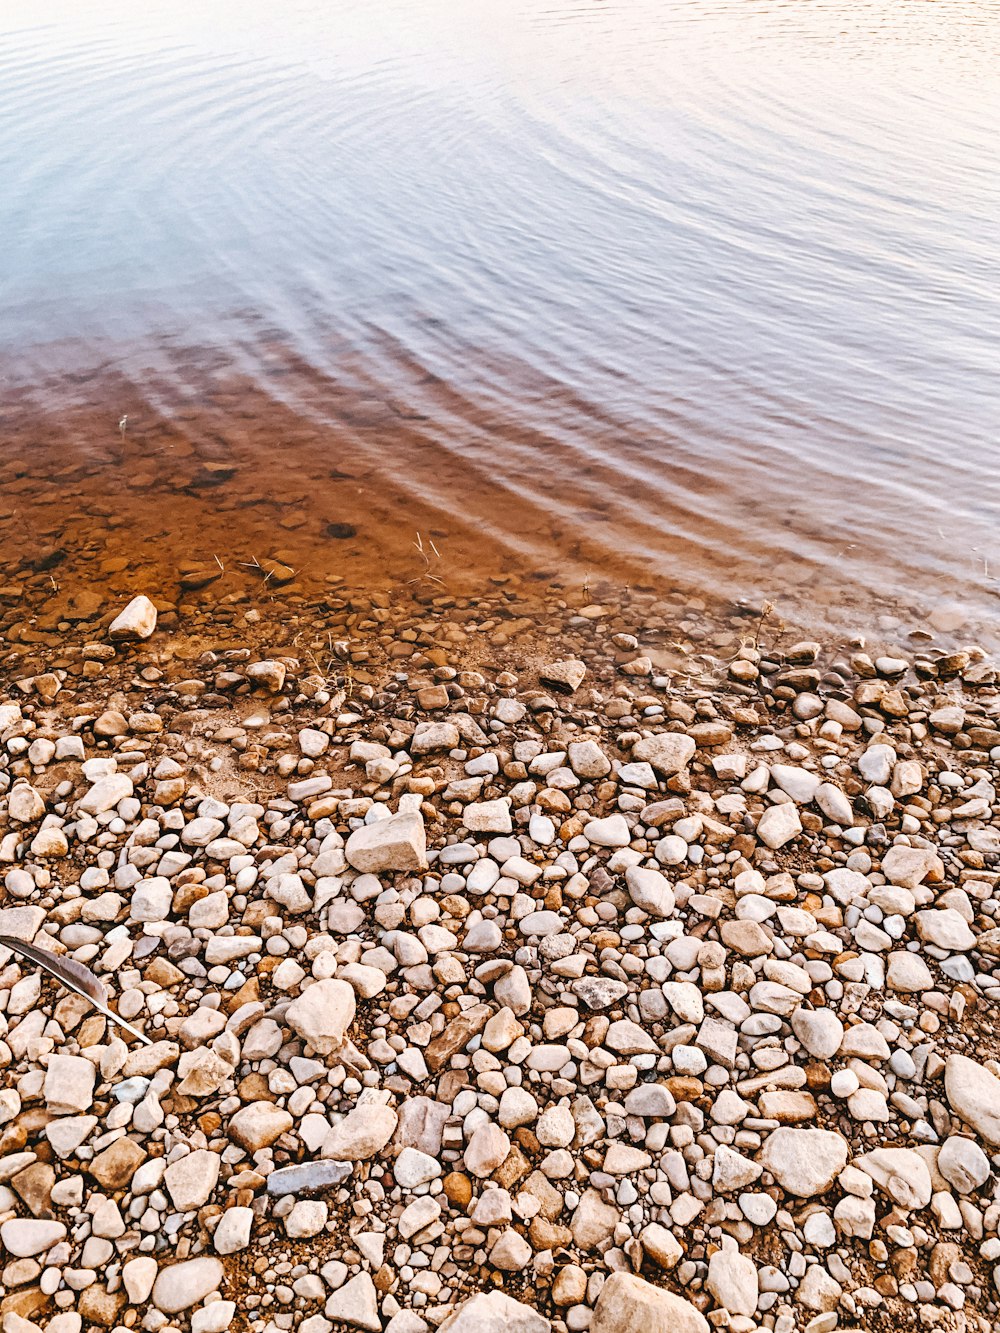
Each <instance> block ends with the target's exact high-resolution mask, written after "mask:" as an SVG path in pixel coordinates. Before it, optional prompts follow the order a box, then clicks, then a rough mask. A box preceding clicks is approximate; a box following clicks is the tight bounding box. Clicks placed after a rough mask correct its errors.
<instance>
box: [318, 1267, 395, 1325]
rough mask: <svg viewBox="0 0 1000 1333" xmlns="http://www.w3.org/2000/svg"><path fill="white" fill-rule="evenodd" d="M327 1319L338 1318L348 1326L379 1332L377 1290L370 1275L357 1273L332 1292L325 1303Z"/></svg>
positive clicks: (380, 1321)
mask: <svg viewBox="0 0 1000 1333" xmlns="http://www.w3.org/2000/svg"><path fill="white" fill-rule="evenodd" d="M325 1314H326V1317H327V1318H328V1319H334V1320H336V1319H339V1320H340V1321H341V1322H342V1323H345V1324H347V1325H348V1327H349V1328H363V1329H368V1330H369V1333H381V1330H382V1320H381V1319H380V1318H379V1313H378V1292H377V1291H376V1289H375V1283H374V1282H373V1281H372V1279H371V1277H370V1275H369V1274H368V1273H365V1272H361V1273H358V1274H357V1276H356V1277H352V1278H351V1279H350V1281H348V1282H345V1283H344V1285H343V1286H342V1287H340V1288H339V1289H338V1290H337V1291H335V1292H334V1293H333V1295H332V1296H331V1297H330V1299H329V1300H328V1301H327V1303H326V1310H325Z"/></svg>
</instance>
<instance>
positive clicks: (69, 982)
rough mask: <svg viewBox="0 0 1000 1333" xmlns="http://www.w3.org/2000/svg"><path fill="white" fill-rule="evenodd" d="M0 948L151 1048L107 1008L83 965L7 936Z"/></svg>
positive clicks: (101, 986)
mask: <svg viewBox="0 0 1000 1333" xmlns="http://www.w3.org/2000/svg"><path fill="white" fill-rule="evenodd" d="M0 947H3V948H4V949H10V950H11V951H12V952H13V953H16V954H19V955H20V956H21V957H22V958H26V959H27V960H28V962H29V963H34V964H35V965H36V966H37V967H40V968H42V969H43V971H45V972H48V974H49V976H51V977H55V979H56V981H58V982H61V983H62V985H64V986H65V987H66V989H67V990H71V991H73V992H74V993H75V994H77V995H82V996H83V998H84V999H85V1000H89V1001H90V1003H91V1004H92V1005H93V1006H94V1008H95V1009H96V1010H98V1012H99V1013H102V1014H103V1015H104V1017H105V1018H109V1019H110V1020H111V1022H112V1023H116V1024H117V1025H118V1027H120V1028H124V1029H125V1031H126V1032H130V1033H131V1034H132V1036H133V1037H138V1038H139V1040H140V1041H142V1042H145V1044H146V1045H147V1046H152V1044H153V1043H152V1041H150V1039H149V1037H147V1036H146V1034H145V1033H144V1032H140V1031H139V1029H138V1028H134V1027H133V1026H132V1024H131V1023H126V1021H125V1019H124V1018H121V1017H119V1015H118V1014H116V1013H115V1011H114V1010H113V1009H112V1008H110V1007H109V1005H108V992H107V988H106V987H105V985H104V982H103V981H101V980H100V978H99V977H95V976H94V974H93V972H91V970H90V968H89V967H84V965H83V963H78V962H77V961H76V959H75V958H62V957H60V956H59V954H55V953H50V952H49V951H48V949H40V948H39V947H38V945H37V944H28V943H27V942H26V941H25V940H16V939H14V938H13V937H12V936H10V935H0Z"/></svg>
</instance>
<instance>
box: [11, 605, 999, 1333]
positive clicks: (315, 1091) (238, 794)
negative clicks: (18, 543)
mask: <svg viewBox="0 0 1000 1333" xmlns="http://www.w3.org/2000/svg"><path fill="white" fill-rule="evenodd" d="M190 586H191V587H196V586H198V585H197V580H192V581H191V582H190ZM157 609H158V608H157V606H156V605H154V604H153V603H152V602H149V601H148V600H147V599H145V598H143V597H139V598H136V599H135V600H134V601H133V602H131V603H130V604H129V605H128V606H127V607H125V606H122V605H118V606H116V607H114V608H113V609H112V608H108V609H107V613H106V614H105V613H103V612H102V613H101V614H100V616H99V617H98V615H97V611H96V607H94V608H92V610H91V612H90V618H89V622H88V626H87V628H86V631H84V626H83V625H82V624H81V623H80V620H79V619H77V620H73V619H72V618H71V619H70V620H69V621H67V622H63V623H59V622H54V623H53V625H52V626H49V627H47V628H46V629H45V630H44V636H45V637H46V640H51V639H52V638H53V637H55V638H58V640H59V646H58V649H54V648H53V647H52V646H51V644H50V643H49V642H46V643H45V645H44V647H39V641H38V638H37V635H35V634H34V633H33V632H32V631H31V630H30V627H27V628H25V627H21V629H20V630H19V633H18V648H17V651H16V652H14V651H9V652H5V654H4V655H3V657H2V662H3V677H2V678H0V881H2V884H3V893H2V896H0V936H2V937H6V938H7V939H9V940H10V941H11V945H10V946H8V947H0V1264H2V1268H0V1290H2V1294H0V1316H2V1330H3V1333H35V1331H36V1330H49V1333H82V1331H83V1330H90V1329H119V1328H123V1329H143V1330H148V1331H149V1333H165V1331H167V1330H184V1331H185V1333H186V1331H187V1330H191V1333H223V1330H226V1329H230V1328H232V1329H239V1330H253V1333H279V1331H280V1333H286V1331H290V1330H300V1333H335V1331H337V1333H339V1331H340V1330H345V1329H352V1330H353V1329H364V1330H371V1331H372V1333H427V1330H431V1329H435V1330H442V1331H443V1333H491V1331H492V1330H498V1331H499V1330H507V1331H508V1333H567V1331H573V1333H583V1331H584V1330H591V1333H705V1330H707V1329H708V1328H709V1327H711V1328H716V1329H724V1330H725V1329H728V1330H732V1333H755V1331H756V1330H769V1331H771V1330H773V1333H796V1331H798V1330H804V1331H807V1333H832V1330H835V1329H836V1330H849V1329H859V1330H860V1329H865V1330H872V1329H874V1330H883V1329H884V1330H888V1329H902V1328H922V1329H941V1330H945V1331H947V1333H959V1331H961V1330H970V1333H971V1331H973V1330H974V1331H975V1333H988V1330H991V1329H995V1328H996V1327H997V1326H998V1324H1000V1234H998V1233H1000V1064H998V1063H997V1058H998V1056H1000V1045H998V1041H1000V1035H998V1013H1000V1007H998V1001H1000V920H998V912H1000V896H998V892H997V888H998V881H1000V826H998V818H997V817H998V814H1000V800H998V796H997V789H996V784H997V781H998V768H1000V692H998V689H997V685H996V673H995V670H994V667H993V665H992V664H991V663H990V661H989V660H988V659H987V658H986V656H985V654H983V653H982V652H980V651H978V650H977V649H975V648H974V647H973V648H968V647H961V646H957V647H956V646H952V645H947V646H941V647H938V646H936V645H935V643H934V641H933V640H932V639H931V638H930V636H929V635H923V636H918V637H916V638H914V639H907V638H906V636H905V635H904V634H902V633H900V634H899V635H898V637H897V640H896V641H895V642H889V643H888V644H887V645H885V646H882V645H880V646H879V648H878V649H869V648H867V647H866V645H865V644H864V642H863V641H862V640H861V639H860V637H859V638H858V639H856V640H855V641H854V642H845V643H835V644H829V645H821V644H819V643H816V642H810V641H798V642H796V641H795V640H794V637H793V636H790V635H787V634H784V635H783V634H781V633H780V632H778V630H776V629H774V628H772V625H771V623H770V622H769V621H768V620H767V618H766V616H765V615H764V614H763V613H762V614H761V615H760V616H759V617H758V618H753V617H749V616H747V615H746V614H743V613H738V612H736V611H734V614H733V617H732V619H731V621H730V622H729V623H724V624H718V623H715V622H712V621H711V620H710V619H709V618H708V616H707V615H706V613H705V608H703V607H691V606H685V605H683V604H682V603H680V602H679V601H675V602H673V603H672V602H671V601H670V600H669V599H667V600H666V601H657V600H656V599H655V598H653V597H652V595H649V596H641V595H639V594H634V595H629V596H626V597H623V598H621V599H620V600H616V601H614V602H607V603H605V604H594V603H587V602H586V601H581V602H580V604H579V605H577V606H573V607H571V606H567V605H566V604H564V603H560V604H555V603H553V604H552V605H551V606H550V607H549V619H548V620H547V621H546V620H539V619H537V618H535V619H532V618H531V617H529V616H526V615H523V614H521V612H520V611H519V609H518V607H517V606H516V605H514V604H513V603H512V602H510V601H509V600H505V595H504V592H503V589H502V588H497V589H496V590H495V591H494V592H493V593H491V595H490V597H489V598H486V599H480V600H479V601H478V602H474V601H460V600H456V599H453V598H449V597H447V596H445V595H440V596H439V595H436V594H434V595H431V596H428V597H427V598H426V599H425V602H424V604H423V605H422V606H420V607H417V608H414V607H413V606H404V605H403V604H402V603H399V604H396V603H394V602H393V600H392V599H391V598H386V597H380V598H378V599H376V600H375V601H370V602H368V603H364V602H363V601H356V602H354V603H353V604H351V603H348V602H346V601H345V602H344V603H342V604H341V605H340V607H339V608H338V609H337V611H336V613H332V612H331V613H330V614H329V615H328V616H327V617H326V620H325V621H324V618H323V613H322V611H321V609H320V608H318V607H316V608H313V609H312V611H311V613H310V615H309V616H298V617H293V616H289V618H288V621H287V623H284V624H282V623H281V621H280V620H279V619H273V620H269V619H267V618H265V619H263V620H262V618H261V617H260V616H259V615H257V614H256V613H253V612H251V613H250V614H249V615H246V614H244V613H243V612H242V611H241V612H239V614H237V613H236V612H235V611H234V612H233V614H230V615H227V617H226V618H225V620H224V623H223V622H220V624H219V625H218V626H217V627H215V628H213V626H212V624H211V623H210V622H207V621H206V622H204V623H202V624H200V626H199V632H198V634H197V636H195V635H193V634H191V633H189V632H186V631H185V628H184V627H183V626H178V625H177V623H176V617H175V616H172V615H167V616H164V615H163V614H162V612H163V607H162V606H161V607H160V608H159V609H160V612H161V615H160V618H159V620H158V616H157ZM82 619H86V618H82ZM88 636H89V637H88ZM18 942H21V943H33V944H34V945H35V946H38V947H40V948H43V949H47V950H49V951H51V952H52V953H54V954H57V955H62V956H64V957H69V958H72V959H74V960H76V961H77V962H79V963H81V964H84V965H85V966H86V967H87V968H89V969H91V971H92V972H93V973H94V974H96V975H97V976H98V977H99V978H100V979H101V980H102V981H103V982H104V984H105V986H106V987H107V989H108V992H109V994H110V1003H111V1006H112V1008H113V1009H114V1010H115V1011H116V1012H117V1013H118V1014H119V1015H120V1016H121V1017H122V1018H123V1019H125V1020H126V1021H127V1022H128V1023H129V1024H131V1025H132V1026H133V1027H134V1028H136V1029H137V1030H138V1032H139V1033H141V1034H142V1035H144V1036H145V1037H146V1038H147V1039H148V1044H146V1043H143V1042H141V1041H140V1040H139V1039H138V1037H134V1036H132V1035H131V1034H130V1033H128V1032H126V1031H124V1030H122V1029H121V1028H120V1027H119V1026H118V1025H117V1024H114V1023H111V1022H109V1021H108V1020H106V1019H105V1017H103V1016H102V1015H101V1014H100V1013H99V1012H98V1011H96V1010H95V1009H94V1008H93V1006H91V1005H90V1004H89V1003H88V1002H87V1001H86V1000H85V999H83V998H81V997H80V996H77V995H75V994H72V993H70V992H68V991H67V990H65V989H64V988H62V987H61V986H59V985H58V984H57V983H56V982H54V981H53V980H51V978H50V977H49V976H48V975H47V974H46V973H44V972H43V971H42V970H40V969H39V968H38V967H37V966H35V965H34V964H33V963H32V962H31V961H30V960H29V959H28V958H26V957H24V956H23V955H22V954H21V953H19V952H18V949H17V948H16V947H15V946H16V944H17V943H18Z"/></svg>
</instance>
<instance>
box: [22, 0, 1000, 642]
mask: <svg viewBox="0 0 1000 1333" xmlns="http://www.w3.org/2000/svg"><path fill="white" fill-rule="evenodd" d="M0 35H2V36H3V38H4V41H3V44H2V49H0V169H2V172H3V179H4V182H5V188H4V191H3V193H2V196H0V234H2V235H3V236H4V238H5V253H4V256H3V260H2V263H0V298H2V301H3V319H2V321H0V632H2V633H3V634H4V636H5V639H6V641H7V645H8V647H9V648H11V649H12V650H19V648H24V647H25V646H30V644H31V643H32V641H33V639H34V636H35V634H36V631H37V632H38V633H40V634H41V635H42V636H43V637H44V636H50V635H51V636H57V635H58V632H59V630H58V626H59V625H60V624H79V625H81V626H84V627H85V626H86V625H88V624H90V623H92V622H93V623H97V622H98V621H99V620H100V618H101V617H102V616H104V615H105V614H106V613H107V612H110V611H111V610H112V609H113V607H114V606H115V605H120V603H121V600H122V599H123V598H125V597H127V596H130V595H131V594H133V593H134V592H139V591H143V592H147V593H149V594H150V595H151V596H153V597H154V599H157V600H158V603H159V604H160V605H161V606H163V607H168V606H179V607H183V606H184V605H186V604H192V605H197V606H199V607H200V608H202V610H203V611H205V612H206V613H207V612H208V611H209V610H214V611H216V612H217V613H219V614H222V615H224V614H226V613H227V612H226V608H227V606H228V607H239V606H243V605H244V604H245V600H246V598H248V597H250V596H251V595H252V597H253V598H255V599H258V600H259V599H260V598H264V599H268V600H269V601H270V602H271V603H272V604H273V608H274V613H275V614H277V613H278V611H279V610H280V607H281V606H282V605H290V604H292V603H293V602H294V599H295V598H302V599H305V601H306V602H309V603H311V604H313V605H316V606H319V604H320V602H321V601H322V598H323V597H324V596H325V595H327V594H329V595H331V596H332V595H334V594H335V593H336V592H337V591H338V590H340V591H341V592H344V593H346V594H348V595H350V596H363V595H365V594H378V595H380V596H381V595H387V596H391V597H393V598H395V599H397V600H398V599H406V598H408V597H413V598H415V599H417V600H418V601H419V600H420V599H424V600H426V599H428V598H433V597H434V596H438V597H444V598H447V597H457V598H473V599H474V598H476V597H477V596H484V597H486V596H489V597H493V596H494V595H495V593H496V590H497V589H498V588H501V589H507V590H508V592H509V594H510V599H511V605H512V606H513V605H515V604H516V605H517V606H518V607H521V608H523V607H525V606H527V605H529V604H532V605H534V606H535V608H536V612H537V613H538V614H544V613H545V609H546V607H547V606H550V605H551V603H552V599H553V598H556V599H559V598H562V599H563V600H565V601H566V603H567V604H568V605H570V606H573V607H577V608H579V607H584V606H586V604H587V602H588V600H592V598H593V596H594V595H595V594H594V589H596V588H603V589H604V590H605V594H606V595H607V596H608V597H610V598H613V597H614V596H616V595H619V596H621V595H626V596H627V594H624V593H623V590H626V589H629V588H639V589H644V590H647V591H648V592H649V593H650V595H651V596H663V597H680V599H681V601H682V602H683V599H684V598H687V599H689V601H691V602H694V603H702V604H704V605H705V606H712V607H716V608H718V609H720V610H721V611H723V612H724V613H726V614H729V613H732V614H733V615H734V616H736V617H737V619H738V620H739V619H741V618H743V617H746V618H748V619H749V618H752V616H753V615H754V614H755V613H757V612H758V611H759V609H760V608H761V607H762V606H763V605H764V604H765V603H774V605H775V607H776V611H775V614H776V615H778V616H783V617H785V618H787V620H788V621H789V623H792V624H796V625H799V626H802V627H804V628H810V629H815V630H817V631H830V630H833V631H835V632H837V633H843V634H849V633H852V632H857V633H864V634H867V635H869V636H871V637H874V638H879V637H883V638H885V639H886V640H887V641H896V642H901V641H903V640H905V639H907V638H908V637H910V636H916V641H917V642H918V643H919V642H931V640H929V639H927V638H926V636H927V635H931V634H932V635H934V636H935V638H934V640H933V642H935V643H941V644H947V643H952V642H955V641H959V642H963V641H964V642H969V641H972V640H978V641H979V642H982V643H983V644H984V645H985V646H987V647H994V646H995V645H996V641H997V637H998V636H997V633H996V630H995V627H994V626H995V620H996V610H997V607H998V605H1000V604H998V602H997V591H998V589H1000V582H998V576H1000V542H998V539H997V532H998V527H997V519H998V517H1000V473H998V469H997V466H996V450H997V428H998V426H1000V389H998V381H997V379H996V376H995V373H994V367H995V362H996V353H997V349H998V347H1000V283H997V281H996V275H997V273H998V272H1000V232H998V231H997V229H996V227H995V225H994V224H995V219H996V217H997V216H998V215H1000V177H998V175H997V173H996V171H995V161H994V149H995V144H994V135H993V133H992V127H993V126H994V125H995V123H996V115H995V112H996V111H998V110H1000V76H998V74H997V70H998V69H1000V22H998V19H997V11H996V7H995V6H993V5H990V4H986V3H977V2H976V0H942V3H939V4H936V5H933V6H925V5H914V4H912V3H904V2H903V0H888V2H887V3H886V4H884V5H879V6H857V5H851V4H847V3H840V2H839V0H829V2H828V3H822V4H810V5H788V4H781V3H777V2H774V3H772V2H771V0H765V2H764V3H762V4H760V5H757V6H754V7H752V8H751V7H748V6H746V5H744V4H742V3H738V4H737V3H734V2H733V0H686V2H684V3H679V4H676V5H670V6H663V5H659V4H654V3H652V2H651V0H650V2H648V3H643V2H641V0H640V3H637V4H633V5H629V6H627V7H626V6H620V5H615V4H610V5H605V4H602V5H597V4H582V5H580V4H576V5H573V6H559V5H556V6H547V7H544V8H539V7H538V6H536V5H534V4H531V3H528V2H527V0H524V2H523V3H521V2H520V0H517V2H515V3H514V4H512V5H510V6H504V7H503V8H502V11H500V10H497V9H496V7H495V6H489V5H485V4H479V3H475V2H473V3H465V0H463V3H459V0H418V3H416V4H412V3H402V0H392V2H391V3H389V4H388V5H387V6H386V7H385V8H384V10H381V11H380V19H379V21H378V22H375V21H374V20H373V17H372V13H371V9H370V7H369V6H365V5H362V4H360V3H354V2H353V0H347V3H345V4H343V5H338V6H336V7H330V6H327V5H324V4H320V3H314V2H313V0H303V3H300V4H298V5H296V6H295V7H294V9H293V10H292V11H290V12H289V13H287V14H284V15H282V16H280V17H278V16H276V15H275V12H274V11H273V8H272V7H271V6H268V5H266V4H265V3H264V2H263V0H248V3H247V4H246V5H245V6H243V7H242V8H241V13H240V17H239V20H238V21H237V20H235V19H234V18H233V16H232V13H229V14H228V15H227V14H226V12H225V11H224V8H223V9H219V10H215V9H214V8H213V9H212V12H211V13H209V12H206V10H205V7H204V6H200V5H196V4H194V3H193V0H176V2H175V3H171V4H169V5H168V4H166V3H165V0H152V3H150V4H149V5H147V6H144V7H143V10H142V13H141V14H137V13H136V12H135V7H134V6H130V5H126V4H124V3H123V0H98V3H96V4H95V5H91V6H88V7H86V12H85V13H84V12H83V11H79V10H78V8H77V7H75V6H72V5H69V4H60V3H56V4H54V5H52V6H51V7H47V8H46V10H45V12H44V13H43V14H42V15H41V16H40V17H39V16H38V15H31V16H25V15H24V14H16V13H9V14H6V15H4V16H0ZM615 589H617V590H618V593H617V594H616V593H615V592H614V590H615ZM84 612H86V614H83V613H84ZM182 619H183V617H182ZM39 627H41V628H40V629H39ZM39 641H40V642H41V640H39Z"/></svg>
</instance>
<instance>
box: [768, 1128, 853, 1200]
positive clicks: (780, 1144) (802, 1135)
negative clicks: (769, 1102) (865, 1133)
mask: <svg viewBox="0 0 1000 1333" xmlns="http://www.w3.org/2000/svg"><path fill="white" fill-rule="evenodd" d="M759 1160H760V1163H761V1165H762V1166H763V1167H764V1169H765V1171H769V1172H770V1173H771V1175H772V1176H773V1177H774V1179H775V1180H776V1181H777V1182H778V1184H779V1185H780V1186H781V1187H782V1189H784V1190H787V1191H788V1193H789V1194H794V1195H796V1196H797V1197H798V1198H800V1199H810V1198H812V1197H813V1196H814V1195H816V1194H823V1193H825V1191H826V1190H828V1189H829V1188H830V1186H831V1185H832V1184H833V1182H834V1181H835V1180H836V1178H837V1176H839V1175H840V1173H841V1171H843V1169H844V1167H845V1166H846V1164H847V1143H846V1141H845V1140H844V1139H843V1138H841V1136H840V1135H839V1134H837V1133H835V1132H834V1131H833V1130H828V1129H792V1128H788V1127H785V1126H782V1127H781V1128H779V1129H775V1130H772V1132H771V1133H770V1134H769V1135H768V1136H767V1140H766V1142H765V1144H764V1148H763V1151H762V1152H761V1155H760V1159H759Z"/></svg>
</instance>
